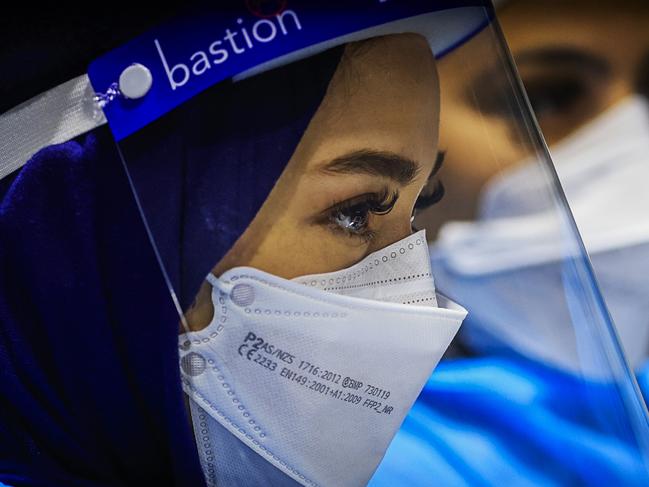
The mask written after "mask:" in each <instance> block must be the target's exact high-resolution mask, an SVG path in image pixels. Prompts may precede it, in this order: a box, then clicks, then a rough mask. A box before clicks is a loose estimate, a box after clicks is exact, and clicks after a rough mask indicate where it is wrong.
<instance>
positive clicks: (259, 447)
mask: <svg viewBox="0 0 649 487" xmlns="http://www.w3.org/2000/svg"><path fill="white" fill-rule="evenodd" d="M182 380H183V387H184V388H185V391H186V392H187V393H188V394H190V395H191V396H192V397H194V398H195V397H196V396H198V399H199V400H200V401H201V402H204V403H205V404H207V405H208V406H209V407H210V408H211V409H213V410H214V411H215V412H216V413H217V415H218V416H220V417H221V418H223V420H225V422H226V423H227V424H229V425H231V427H232V428H234V430H235V431H236V432H237V433H239V434H237V433H235V432H233V431H232V430H231V429H230V427H228V426H227V425H226V424H224V425H223V426H224V427H225V428H226V429H227V430H228V431H230V432H231V433H233V434H235V435H236V436H238V437H239V439H240V440H241V441H243V442H244V443H245V444H246V445H247V446H248V447H250V448H252V449H253V450H254V451H256V452H257V453H258V454H259V451H261V452H263V453H264V454H265V455H261V456H262V458H264V457H265V456H266V457H268V456H270V457H271V459H270V460H268V461H270V463H271V464H272V465H275V466H276V467H277V464H279V467H278V468H279V469H280V470H283V471H286V470H287V469H288V470H289V471H290V472H291V474H292V475H290V476H291V477H292V478H295V477H294V476H297V477H298V478H299V479H300V480H301V481H303V482H306V483H307V484H308V485H311V486H312V487H320V485H319V484H318V483H316V482H314V481H313V480H311V479H309V478H307V477H306V476H305V475H304V474H302V473H300V472H299V470H297V469H296V468H295V467H293V466H292V465H290V464H289V463H288V462H286V461H285V460H283V459H281V458H280V457H279V456H278V455H276V454H275V453H273V452H272V451H271V450H270V449H269V448H268V447H266V446H265V445H263V444H262V443H261V442H260V441H259V440H257V439H255V438H254V437H253V436H252V435H251V434H249V433H246V431H245V430H244V429H243V428H242V427H240V426H239V425H238V424H236V423H235V422H234V421H232V420H231V419H230V418H229V417H228V416H227V415H226V414H225V413H223V412H222V411H220V410H219V409H217V408H216V407H215V406H214V405H213V404H212V403H211V402H210V401H209V400H207V399H206V398H205V397H204V396H203V395H202V394H201V393H200V392H199V391H197V390H196V389H195V388H194V387H193V386H192V385H191V383H190V382H189V380H187V379H186V378H184V377H183V379H182ZM194 400H196V399H194ZM210 416H211V415H210ZM214 419H215V420H216V421H219V423H221V421H220V420H219V419H217V418H214ZM240 435H243V436H244V437H245V438H246V440H248V441H245V440H244V439H243V438H242V437H241V436H240ZM250 442H252V444H253V445H252V446H251V445H250Z"/></svg>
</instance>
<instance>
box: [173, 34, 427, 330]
mask: <svg viewBox="0 0 649 487" xmlns="http://www.w3.org/2000/svg"><path fill="white" fill-rule="evenodd" d="M439 104H440V101H439V84H438V76H437V70H436V63H435V60H434V57H433V55H432V53H431V51H430V48H429V46H428V43H427V41H426V40H425V38H423V37H422V36H419V35H416V34H398V35H389V36H384V37H379V38H376V39H372V40H370V41H365V42H361V43H353V44H351V45H348V46H347V47H346V50H345V55H344V56H343V58H342V60H341V62H340V64H339V66H338V68H337V70H336V72H335V74H334V76H333V78H332V80H331V82H330V84H329V86H328V89H327V92H326V94H325V96H324V99H323V101H322V103H321V105H320V107H319V108H318V110H317V112H316V114H315V115H314V117H313V118H312V120H311V121H310V124H309V126H308V127H307V129H306V131H305V133H304V135H303V136H302V139H301V140H300V142H299V144H298V146H297V148H296V149H295V152H294V153H293V155H292V157H291V159H290V160H289V161H288V164H287V166H286V168H285V170H284V171H283V173H282V175H281V176H280V178H279V180H278V182H277V183H276V185H275V187H274V188H273V190H272V191H271V193H270V195H269V196H268V198H267V200H266V201H265V203H264V205H263V206H262V208H261V209H260V211H259V213H258V214H257V215H256V217H255V218H254V220H253V221H252V223H251V224H250V226H249V227H248V228H247V230H246V231H245V232H244V233H243V235H242V236H241V237H240V238H239V239H238V241H237V242H236V243H235V245H234V246H233V247H232V249H230V251H229V252H228V253H227V254H226V255H225V257H224V258H223V259H222V260H221V261H220V262H218V263H217V264H216V266H215V267H214V268H213V270H212V272H213V273H214V274H215V275H217V276H218V275H220V274H222V273H223V272H225V271H226V270H228V269H231V268H233V267H236V266H251V267H255V268H257V269H260V270H263V271H266V272H269V273H272V274H275V275H277V276H280V277H283V278H286V279H291V278H294V277H297V276H301V275H306V274H312V273H321V272H330V271H335V270H338V269H342V268H345V267H348V266H350V265H352V264H354V263H356V262H358V261H359V260H361V259H362V258H363V257H365V256H366V255H368V254H369V253H371V252H374V251H376V250H378V249H381V248H383V247H385V246H387V245H389V244H391V243H393V242H395V241H398V240H400V239H402V238H405V237H406V236H408V235H409V234H410V233H411V232H412V228H411V216H412V213H413V207H414V204H415V201H416V200H417V198H418V196H419V194H420V192H421V190H422V188H423V187H424V186H425V185H426V184H427V183H428V181H429V176H430V175H431V172H432V170H433V167H434V165H435V160H436V158H437V146H438V126H439ZM362 150H371V151H378V152H380V153H385V154H392V155H395V156H398V157H402V158H404V159H407V160H408V161H411V163H413V164H414V166H415V169H416V170H415V171H414V173H413V174H411V176H412V177H411V178H410V179H411V180H409V181H407V182H406V181H397V180H395V179H394V178H391V177H386V176H385V175H380V174H370V173H368V171H365V172H363V171H351V170H350V171H341V170H331V169H330V168H331V163H332V161H334V160H336V159H337V158H340V157H341V156H344V155H346V154H350V153H352V154H353V153H356V152H357V151H362ZM397 165H398V164H397ZM339 169H340V168H339ZM370 172H371V171H370ZM386 191H387V194H390V195H393V194H395V193H398V199H397V200H396V203H395V204H394V206H393V207H392V209H391V210H390V211H389V212H388V213H387V214H384V215H376V214H370V215H369V219H368V224H367V227H368V231H369V234H366V235H363V236H362V237H360V236H358V235H352V234H349V233H348V232H345V231H344V230H342V229H341V228H340V227H339V226H337V225H336V224H335V223H333V222H332V221H331V218H329V216H328V215H329V213H330V212H329V213H328V210H329V209H330V208H331V207H332V206H333V205H336V204H337V203H339V202H343V201H346V200H349V199H351V198H355V197H358V196H359V195H363V194H368V193H381V192H383V193H385V192H386ZM210 289H211V288H210V286H209V284H207V283H204V284H203V285H202V287H201V289H200V291H199V293H198V296H197V298H196V300H195V303H194V305H193V306H192V307H191V309H190V310H188V312H187V313H186V318H187V321H188V324H189V327H190V329H193V330H197V329H201V328H204V327H205V326H207V324H209V322H210V320H211V318H212V315H213V309H212V303H211V299H210Z"/></svg>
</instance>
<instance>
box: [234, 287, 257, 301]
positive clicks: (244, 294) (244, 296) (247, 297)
mask: <svg viewBox="0 0 649 487" xmlns="http://www.w3.org/2000/svg"><path fill="white" fill-rule="evenodd" d="M230 299H232V302H233V303H234V304H236V305H237V306H250V305H251V304H252V303H253V302H254V301H255V289H254V288H253V287H252V286H251V285H249V284H237V285H236V286H234V287H233V288H232V291H230Z"/></svg>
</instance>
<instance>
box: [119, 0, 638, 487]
mask: <svg viewBox="0 0 649 487" xmlns="http://www.w3.org/2000/svg"><path fill="white" fill-rule="evenodd" d="M465 9H466V10H465V12H464V14H462V12H460V11H461V10H463V9H453V8H448V9H447V10H445V11H442V12H436V14H435V15H428V16H426V17H425V18H417V19H407V21H403V22H401V23H400V24H399V25H398V27H396V28H390V27H385V26H383V27H382V28H381V29H379V30H375V31H365V33H364V34H361V35H356V36H353V35H352V36H351V37H349V36H348V37H343V36H340V37H339V36H336V37H338V41H333V42H330V43H329V44H327V45H326V46H320V48H319V49H314V50H311V51H301V52H300V53H299V54H294V55H292V56H288V57H284V58H281V59H280V61H278V62H275V63H270V64H266V65H263V66H262V67H261V68H258V69H252V70H250V71H248V72H247V73H245V74H243V75H242V76H236V77H235V78H234V80H231V79H230V80H226V81H223V82H220V83H218V84H216V85H214V86H212V87H210V88H209V89H207V90H204V91H203V92H202V93H200V94H199V95H197V96H195V97H193V98H191V99H189V100H188V101H186V102H185V103H184V104H182V105H181V106H179V107H177V108H175V109H174V110H173V111H171V112H169V113H167V114H166V115H164V116H162V117H160V118H158V119H157V120H156V121H154V122H152V123H150V124H149V125H147V126H146V127H144V128H142V129H140V130H138V131H137V132H135V133H134V134H132V135H130V136H128V137H126V138H124V139H123V140H121V141H120V142H119V144H118V145H119V150H120V153H121V155H122V157H123V161H124V164H125V167H126V170H127V172H128V174H129V177H130V180H131V183H132V186H133V189H134V192H135V194H136V197H137V200H138V203H139V205H140V209H141V212H142V215H143V218H144V221H145V224H146V226H147V228H148V231H149V233H150V236H151V240H152V242H153V245H154V246H155V248H156V252H157V253H158V256H159V259H160V263H161V266H162V269H163V272H164V275H165V277H166V279H167V280H168V285H169V289H170V293H171V296H172V299H174V300H175V302H176V303H177V306H178V310H179V335H180V338H179V355H180V368H181V371H182V377H183V385H184V387H185V391H186V392H187V394H188V397H189V402H188V404H189V407H190V409H191V412H192V416H193V425H194V429H195V433H196V438H197V445H198V450H199V454H200V456H201V460H202V464H203V468H204V471H205V474H206V478H207V480H208V484H210V485H216V484H217V483H219V481H220V479H221V480H223V479H225V480H231V481H240V480H241V478H242V476H243V475H244V473H243V472H245V475H246V476H247V479H248V480H249V481H253V483H254V482H257V483H270V484H281V483H291V482H297V483H300V484H303V485H317V484H321V485H358V484H362V483H365V482H367V481H368V480H369V478H370V476H371V475H372V473H373V472H374V469H375V468H376V466H377V464H378V463H379V461H380V460H381V458H382V456H383V453H384V451H385V448H387V446H388V443H389V442H390V440H391V439H392V437H393V436H394V434H395V433H396V431H397V429H398V428H399V426H400V425H401V422H402V420H403V418H404V417H405V415H406V413H407V412H408V411H410V410H411V407H412V405H413V402H414V401H415V399H416V397H417V394H419V392H420V391H421V390H422V388H423V393H422V395H421V396H420V398H419V400H418V401H417V402H416V403H415V406H414V408H413V409H412V412H411V416H409V417H408V419H406V421H405V422H404V423H403V426H402V429H401V431H400V432H399V433H398V434H397V436H396V439H395V441H394V442H393V443H392V446H391V448H390V449H389V450H388V453H387V455H386V457H385V458H384V459H383V463H382V464H381V467H380V468H379V470H378V471H377V473H376V474H375V475H374V478H373V479H372V482H373V483H375V484H376V485H380V484H385V485H388V484H391V485H394V483H393V482H402V483H403V484H404V485H405V484H408V485H413V483H411V482H410V481H412V480H413V478H414V477H413V475H414V473H418V475H421V476H423V477H425V476H426V475H427V476H428V477H429V478H439V479H441V480H440V483H441V484H444V485H450V484H445V483H444V481H442V480H444V479H445V478H446V477H444V475H446V473H445V472H453V474H449V477H448V478H449V479H450V478H451V477H452V476H454V477H453V478H455V479H461V481H460V480H458V485H460V484H461V485H465V484H466V485H482V484H484V485H492V484H497V483H498V482H504V481H507V480H509V481H512V482H514V483H515V484H516V481H517V480H519V481H520V482H519V483H520V484H521V485H522V484H524V482H523V481H522V480H521V479H520V478H517V477H516V475H521V473H520V472H528V473H529V475H528V477H527V480H526V481H529V483H530V484H533V483H534V479H535V478H536V477H535V476H537V475H541V474H540V473H539V472H540V471H544V472H546V473H547V472H556V473H557V475H556V477H553V478H560V479H563V481H564V482H565V485H596V484H597V483H598V482H599V480H601V478H608V479H612V480H611V481H613V482H614V481H617V480H620V479H624V480H625V481H629V479H631V480H632V481H633V482H634V485H635V484H638V485H639V484H642V483H643V482H646V481H647V480H649V477H648V475H647V466H646V460H647V454H648V452H649V449H648V447H647V444H646V442H647V439H648V438H649V436H648V435H647V433H648V429H647V415H646V410H645V407H644V404H643V402H642V399H641V396H640V393H639V391H638V387H637V384H636V382H635V379H634V377H633V375H632V374H631V373H630V371H629V368H628V366H627V364H626V362H625V358H624V356H623V354H622V352H621V350H620V346H619V343H618V339H617V337H616V334H615V329H614V326H613V324H612V322H611V319H610V316H609V314H608V312H607V310H606V306H605V303H604V302H603V300H602V298H601V296H600V293H599V290H598V287H597V283H596V282H595V279H594V277H593V273H592V270H591V266H590V262H589V259H588V256H587V254H586V252H585V250H584V248H583V245H582V242H581V240H580V237H579V234H578V232H577V230H576V228H575V225H574V222H573V219H572V217H571V214H570V209H569V208H568V206H567V204H566V201H565V198H564V196H563V193H562V189H561V187H560V185H559V183H558V180H557V177H556V174H555V170H554V167H553V164H552V161H551V159H550V156H549V154H548V151H547V148H546V146H545V143H544V141H543V137H542V135H541V133H540V131H539V129H538V127H537V125H536V123H535V120H534V117H533V115H532V113H531V111H530V109H529V105H528V103H527V101H526V98H525V94H524V92H523V89H522V86H521V84H520V81H519V78H518V76H517V73H516V69H515V67H514V65H513V63H512V61H511V59H510V56H509V53H508V50H507V47H506V44H505V42H504V40H503V36H502V35H501V32H500V30H499V27H498V25H497V23H496V22H495V21H493V20H492V15H491V11H490V9H482V8H479V7H466V8H465ZM268 19H269V20H268V22H269V23H268V24H265V27H264V28H266V29H268V32H271V30H272V29H275V31H276V32H279V30H278V29H281V27H282V25H283V24H277V23H275V24H273V23H272V22H276V21H277V19H276V17H275V18H274V17H272V16H271V17H268ZM463 19H464V20H463ZM285 20H286V22H288V21H291V22H294V23H295V19H293V18H289V17H286V18H285ZM453 22H455V23H453ZM271 25H272V29H271V27H270V26H271ZM286 25H288V24H285V27H286ZM485 25H486V27H484V26H485ZM458 26H460V27H462V26H463V27H464V32H462V29H461V28H457V27H458ZM480 26H482V28H480V29H478V28H477V27H480ZM451 27H453V28H451ZM260 29H261V27H260ZM251 32H252V31H251ZM256 32H257V34H256V35H262V34H261V30H258V31H256ZM240 34H241V37H240V39H243V40H242V42H246V41H245V37H244V35H243V33H242V31H241V32H240ZM442 35H443V37H444V40H443V41H441V40H440V39H441V37H440V36H442ZM449 39H452V41H449ZM253 41H254V39H253ZM251 42H252V41H251ZM436 42H437V43H438V44H436ZM433 53H435V55H434V54H433ZM212 54H214V53H212ZM197 69H198V68H197ZM458 79H463V80H466V79H471V80H473V81H472V83H458V82H457V80H458ZM467 86H468V87H469V88H468V89H467ZM117 102H119V101H115V103H117ZM111 103H113V102H111ZM503 112H504V113H506V114H507V115H508V117H507V118H508V121H507V122H502V121H500V120H501V118H502V117H501V118H498V119H497V118H496V117H494V116H493V115H494V113H499V114H502V113H503ZM109 119H110V117H109ZM504 132H506V133H507V137H508V138H509V140H510V141H514V142H515V144H510V145H508V148H507V149H506V150H509V151H510V150H511V146H515V147H516V150H517V154H516V159H520V160H523V159H527V160H529V161H532V162H530V168H529V171H528V172H527V173H526V175H525V178H524V180H523V181H522V182H520V184H522V185H523V186H522V187H524V188H529V189H527V198H526V201H527V202H528V204H531V205H536V206H537V207H539V208H542V209H543V211H540V212H537V213H535V214H534V216H533V217H530V216H529V215H525V214H524V212H522V211H520V210H521V209H522V208H518V207H507V205H506V204H504V205H501V206H499V207H498V208H499V210H498V211H495V212H491V211H488V209H489V208H492V206H490V205H492V204H493V201H494V200H493V198H492V199H490V193H489V191H488V188H490V187H493V185H494V182H495V181H498V180H499V178H501V177H504V176H501V174H506V172H507V169H508V167H506V165H504V164H502V162H501V161H503V160H508V161H509V160H512V157H511V156H512V154H511V153H507V154H504V153H503V152H502V150H504V149H503V147H499V146H498V145H497V144H494V143H491V142H490V141H492V140H493V141H495V140H500V137H501V136H502V134H503V133H504ZM492 135H493V136H492ZM496 135H498V136H499V137H496ZM443 154H445V160H444V162H443V163H442V159H443V157H444V156H443ZM476 154H480V157H479V160H480V161H481V164H480V165H476V164H474V163H472V161H473V160H474V159H477V158H476V157H475V155H476ZM487 160H488V161H489V163H488V164H487V163H484V162H482V161H487ZM442 185H443V188H444V190H442V189H441V188H442ZM412 225H414V228H413V226H412ZM422 231H425V233H424V232H422ZM424 235H425V236H424ZM425 239H427V240H428V244H429V245H428V248H427V249H426V248H425V247H426V245H425ZM206 276H207V277H206ZM464 310H466V312H468V314H467V315H466V318H464ZM462 321H463V323H462ZM460 323H462V325H461V327H460ZM458 327H459V328H460V331H459V333H457V335H456V330H457V329H458ZM451 340H452V342H451ZM444 352H446V355H445V356H444V358H442V360H441V362H440V364H439V366H438V369H437V371H436V372H435V373H433V374H432V376H430V378H429V375H430V373H431V371H432V370H433V369H434V368H435V367H436V366H437V362H438V360H439V359H440V357H441V355H442V354H443V353H444ZM422 418H423V419H422ZM426 418H428V419H426ZM417 421H421V423H417ZM427 421H431V422H432V423H427ZM416 424H419V425H420V426H422V427H420V428H418V427H417V426H416ZM430 424H434V425H436V426H435V427H434V428H432V429H431V428H430V427H428V426H430ZM426 425H428V426H426ZM453 432H454V433H453ZM458 432H461V434H459V433H458ZM451 433H452V434H451ZM449 435H450V436H449ZM410 440H412V441H410ZM305 441H306V442H307V443H308V446H307V445H306V444H305V443H304V442H305ZM476 442H477V443H476ZM477 444H480V445H481V447H480V448H477V447H476V445H477ZM409 455H410V458H417V455H422V456H423V457H425V458H428V459H431V458H435V460H434V461H430V462H417V463H416V464H414V463H409V462H407V461H405V460H404V458H407V457H408V456H409ZM423 457H422V458H423ZM260 458H263V459H264V460H263V461H262V460H260ZM493 458H496V459H497V461H495V463H491V462H492V460H493ZM533 458H536V460H534V459H533ZM539 459H540V460H539ZM612 459H614V460H612ZM598 461H601V462H603V463H602V465H603V466H601V467H600V469H599V470H598V469H592V468H591V467H592V465H593V462H598ZM539 463H542V464H543V468H541V467H539ZM334 464H335V465H336V468H332V465H334ZM489 465H492V466H493V468H489ZM521 465H525V466H526V467H524V468H523V467H521ZM528 467H529V471H528V470H526V469H527V468H528ZM515 472H518V473H515ZM593 472H599V473H598V475H600V478H599V479H598V478H597V477H596V476H594V474H593ZM602 472H604V473H602ZM548 475H550V474H548ZM604 475H608V477H602V476H604ZM440 476H441V477H440ZM420 478H421V477H420ZM537 480H538V478H537ZM462 482H464V484H462ZM415 483H416V482H415Z"/></svg>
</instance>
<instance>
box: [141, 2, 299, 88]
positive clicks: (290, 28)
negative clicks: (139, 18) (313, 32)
mask: <svg viewBox="0 0 649 487" xmlns="http://www.w3.org/2000/svg"><path fill="white" fill-rule="evenodd" d="M251 3H256V4H261V3H269V2H251ZM270 3H273V2H270ZM274 3H276V4H280V3H284V4H285V3H286V2H274ZM236 23H237V27H236V28H234V29H230V28H226V29H225V31H224V35H223V36H222V37H221V38H219V39H215V40H214V41H213V42H212V43H211V44H210V45H209V46H207V47H206V49H203V50H198V51H196V52H194V53H193V54H192V55H191V56H189V59H187V60H186V61H183V62H178V63H174V61H170V60H169V59H168V57H167V56H166V55H165V53H164V51H163V46H162V45H161V43H160V41H159V40H158V39H157V38H156V39H154V40H153V42H154V44H155V47H156V49H157V52H158V55H159V56H160V61H161V62H162V65H163V66H164V70H165V73H166V74H167V79H168V80H169V84H170V85H171V89H172V90H175V89H176V88H180V87H181V86H183V85H185V84H186V83H187V82H188V81H189V80H190V79H191V77H192V76H201V75H202V74H204V73H206V72H207V71H208V70H210V69H212V67H213V66H214V65H219V64H223V63H225V62H226V61H228V59H230V57H232V56H237V55H240V54H243V53H244V52H247V51H249V50H252V49H254V48H255V47H256V46H257V45H259V44H266V43H269V42H272V41H274V40H275V39H276V38H277V37H279V36H288V35H289V34H290V33H291V32H295V31H300V30H302V24H301V23H300V19H299V17H298V15H297V13H296V12H295V11H294V10H287V9H284V10H282V11H281V12H279V13H278V14H276V15H273V16H272V17H269V18H261V19H258V20H256V21H255V22H254V23H252V24H247V25H246V23H245V22H244V20H243V18H241V17H239V18H237V20H236Z"/></svg>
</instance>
